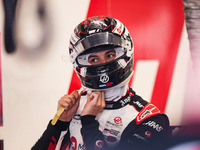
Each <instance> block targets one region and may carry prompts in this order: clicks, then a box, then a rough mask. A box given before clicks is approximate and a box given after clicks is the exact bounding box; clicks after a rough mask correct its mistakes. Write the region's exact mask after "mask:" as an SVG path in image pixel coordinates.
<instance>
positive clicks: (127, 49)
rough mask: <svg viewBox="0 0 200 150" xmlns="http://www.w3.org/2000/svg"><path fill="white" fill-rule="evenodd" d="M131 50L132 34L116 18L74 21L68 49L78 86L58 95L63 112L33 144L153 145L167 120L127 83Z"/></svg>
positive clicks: (80, 148) (61, 149)
mask: <svg viewBox="0 0 200 150" xmlns="http://www.w3.org/2000/svg"><path fill="white" fill-rule="evenodd" d="M133 54H134V49H133V41H132V38H131V35H130V33H129V31H128V30H127V28H126V27H125V26H124V25H123V24H122V23H121V22H120V21H119V20H118V19H115V18H112V17H108V16H94V17H90V18H87V19H86V20H84V21H82V22H81V23H80V24H78V25H77V26H76V28H75V29H74V32H73V34H72V36H71V39H70V46H69V55H70V60H71V62H72V64H73V66H74V70H75V71H76V74H77V75H78V77H79V79H80V80H81V84H82V88H81V89H80V90H81V91H82V92H81V94H79V92H78V91H76V90H75V91H73V92H72V93H71V94H69V95H68V94H66V95H64V96H63V97H61V99H60V100H59V102H58V109H59V108H60V107H64V112H63V113H62V114H61V116H60V117H59V120H58V121H57V123H56V124H55V125H52V124H51V121H50V122H49V124H48V126H47V129H46V130H45V131H44V133H43V135H42V136H41V137H40V139H39V140H38V141H37V142H36V143H35V145H34V146H33V147H32V150H47V149H48V150H54V149H56V150H65V149H70V150H85V149H87V150H98V149H106V150H107V149H109V150H110V149H156V148H155V146H156V145H155V141H157V140H159V139H161V138H163V137H164V136H166V135H167V134H168V128H169V120H168V117H167V116H166V115H165V114H163V113H162V112H160V110H159V108H157V107H156V106H155V105H153V104H151V103H149V102H147V101H145V100H144V99H143V98H142V97H140V96H139V95H137V94H136V92H135V91H133V90H132V89H131V88H130V87H129V85H128V83H129V81H130V78H131V76H132V75H133V60H134V55H133Z"/></svg>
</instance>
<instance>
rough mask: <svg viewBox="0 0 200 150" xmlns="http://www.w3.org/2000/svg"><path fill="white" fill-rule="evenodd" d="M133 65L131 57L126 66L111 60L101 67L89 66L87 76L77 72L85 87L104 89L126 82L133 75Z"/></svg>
mask: <svg viewBox="0 0 200 150" xmlns="http://www.w3.org/2000/svg"><path fill="white" fill-rule="evenodd" d="M132 65H133V61H132V59H131V58H130V60H129V61H128V62H127V65H126V67H124V68H123V67H122V66H121V64H120V63H118V62H109V63H106V64H103V65H101V66H99V67H88V68H87V71H86V74H85V76H83V75H81V74H80V72H79V73H78V72H77V74H78V76H79V78H80V80H81V83H82V86H83V87H85V88H87V89H92V90H94V89H95V90H97V89H99V90H103V89H109V88H112V87H116V86H117V85H122V84H121V83H125V82H124V81H127V80H126V79H127V78H129V77H130V76H132V73H133V69H132ZM103 70H105V71H103Z"/></svg>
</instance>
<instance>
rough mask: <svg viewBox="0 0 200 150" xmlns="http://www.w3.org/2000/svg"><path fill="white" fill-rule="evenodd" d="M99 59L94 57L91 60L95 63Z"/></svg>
mask: <svg viewBox="0 0 200 150" xmlns="http://www.w3.org/2000/svg"><path fill="white" fill-rule="evenodd" d="M97 61H98V60H97V58H93V59H91V60H90V62H93V63H95V62H97Z"/></svg>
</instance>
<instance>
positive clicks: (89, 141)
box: [81, 115, 107, 150]
mask: <svg viewBox="0 0 200 150" xmlns="http://www.w3.org/2000/svg"><path fill="white" fill-rule="evenodd" d="M81 123H82V128H81V134H82V136H83V141H84V144H85V147H86V149H87V150H105V149H107V148H106V147H107V145H106V142H105V141H104V136H103V134H102V132H101V131H100V130H99V123H98V121H96V120H95V116H92V115H86V116H82V117H81Z"/></svg>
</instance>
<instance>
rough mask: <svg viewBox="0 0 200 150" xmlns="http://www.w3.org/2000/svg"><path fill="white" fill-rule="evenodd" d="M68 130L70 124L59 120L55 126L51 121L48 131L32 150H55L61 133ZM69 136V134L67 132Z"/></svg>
mask: <svg viewBox="0 0 200 150" xmlns="http://www.w3.org/2000/svg"><path fill="white" fill-rule="evenodd" d="M68 128H69V122H62V121H60V120H58V121H57V123H56V124H55V125H54V126H53V125H52V124H51V121H50V122H49V124H48V126H47V128H46V130H45V131H44V133H43V134H42V136H41V137H40V139H39V140H38V141H37V142H36V143H35V145H34V146H33V147H32V148H31V150H55V148H56V145H57V142H58V140H59V138H60V135H61V132H62V131H65V130H68ZM67 134H69V133H68V132H67Z"/></svg>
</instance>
